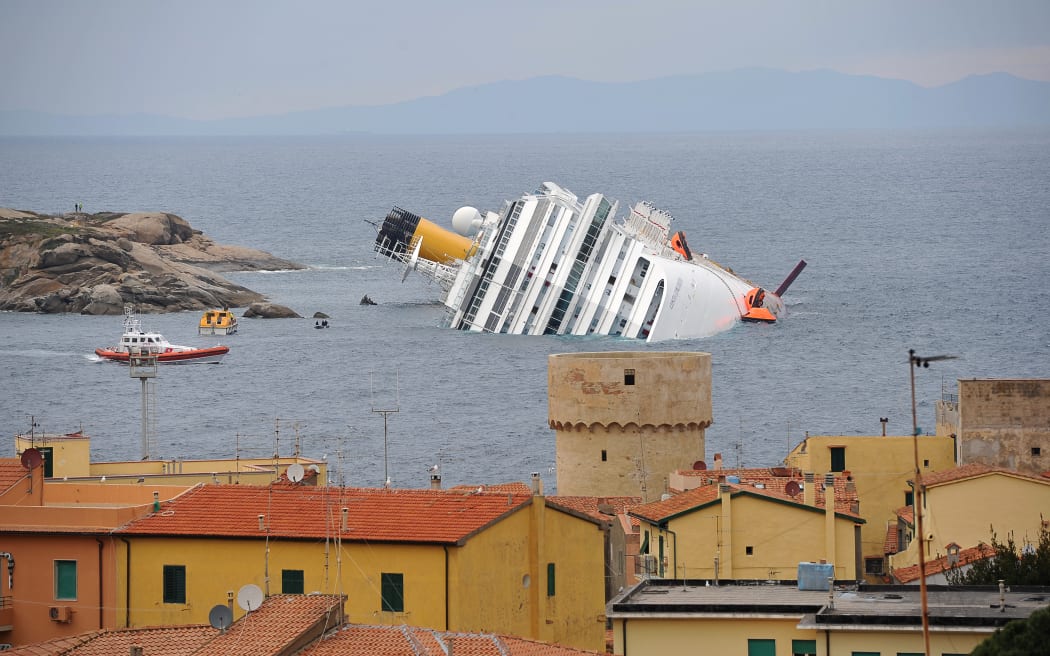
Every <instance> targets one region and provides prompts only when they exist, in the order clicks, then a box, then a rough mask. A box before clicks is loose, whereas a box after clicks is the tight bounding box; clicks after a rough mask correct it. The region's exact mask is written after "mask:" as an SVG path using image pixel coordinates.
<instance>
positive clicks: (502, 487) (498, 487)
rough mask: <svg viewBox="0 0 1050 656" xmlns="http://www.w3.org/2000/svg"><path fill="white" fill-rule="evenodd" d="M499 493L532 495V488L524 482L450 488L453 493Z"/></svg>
mask: <svg viewBox="0 0 1050 656" xmlns="http://www.w3.org/2000/svg"><path fill="white" fill-rule="evenodd" d="M478 488H481V491H482V492H499V493H501V494H508V493H509V494H528V495H531V494H532V488H531V487H529V486H528V485H526V484H525V483H522V482H520V481H519V482H517V483H496V484H495V485H454V486H452V487H450V488H448V489H449V490H450V491H452V492H477V491H478Z"/></svg>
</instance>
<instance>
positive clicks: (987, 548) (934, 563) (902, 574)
mask: <svg viewBox="0 0 1050 656" xmlns="http://www.w3.org/2000/svg"><path fill="white" fill-rule="evenodd" d="M994 555H995V549H993V548H992V547H991V545H987V544H984V543H982V544H979V545H977V546H976V547H970V548H969V549H962V550H961V551H959V562H958V564H957V565H955V566H956V567H962V566H964V565H969V564H971V563H975V562H977V561H978V560H983V559H984V558H990V557H991V556H994ZM951 568H952V565H949V563H948V556H940V557H939V558H935V559H933V560H928V561H926V576H927V578H928V577H930V576H935V575H937V574H943V573H944V572H946V571H948V570H950V569H951ZM891 574H892V575H893V578H894V579H896V580H897V581H898V582H899V583H912V582H913V581H918V580H919V566H918V565H911V566H909V567H898V568H897V569H894V570H892V572H891Z"/></svg>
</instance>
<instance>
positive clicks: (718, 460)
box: [714, 453, 722, 470]
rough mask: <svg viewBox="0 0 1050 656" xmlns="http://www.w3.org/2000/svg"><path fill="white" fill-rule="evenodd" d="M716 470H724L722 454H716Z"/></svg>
mask: <svg viewBox="0 0 1050 656" xmlns="http://www.w3.org/2000/svg"><path fill="white" fill-rule="evenodd" d="M714 468H715V469H716V470H718V469H721V468H722V454H721V453H716V454H715V464H714Z"/></svg>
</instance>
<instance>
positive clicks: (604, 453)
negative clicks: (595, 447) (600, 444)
mask: <svg viewBox="0 0 1050 656" xmlns="http://www.w3.org/2000/svg"><path fill="white" fill-rule="evenodd" d="M608 459H609V454H608V453H606V452H605V449H602V462H605V461H606V460H608Z"/></svg>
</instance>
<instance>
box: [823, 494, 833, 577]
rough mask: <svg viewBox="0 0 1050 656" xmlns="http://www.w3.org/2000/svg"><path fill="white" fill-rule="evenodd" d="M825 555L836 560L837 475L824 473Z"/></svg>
mask: <svg viewBox="0 0 1050 656" xmlns="http://www.w3.org/2000/svg"><path fill="white" fill-rule="evenodd" d="M824 557H825V558H827V559H828V562H829V563H834V562H835V475H834V474H825V475H824Z"/></svg>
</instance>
